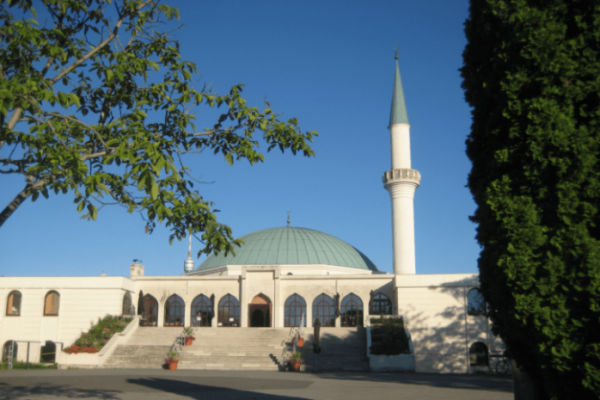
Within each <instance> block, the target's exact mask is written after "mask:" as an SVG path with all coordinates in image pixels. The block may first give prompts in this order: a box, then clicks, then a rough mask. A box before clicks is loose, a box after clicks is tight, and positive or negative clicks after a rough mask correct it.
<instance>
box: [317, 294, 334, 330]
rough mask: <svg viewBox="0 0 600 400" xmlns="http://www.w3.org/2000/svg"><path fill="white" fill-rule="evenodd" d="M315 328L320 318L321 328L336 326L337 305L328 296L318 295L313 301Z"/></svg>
mask: <svg viewBox="0 0 600 400" xmlns="http://www.w3.org/2000/svg"><path fill="white" fill-rule="evenodd" d="M312 307H313V326H314V325H315V321H316V320H317V318H319V322H321V326H335V304H334V303H333V299H332V298H331V297H329V296H327V295H326V294H324V293H323V294H320V295H318V296H317V297H316V298H315V299H314V301H313V305H312Z"/></svg>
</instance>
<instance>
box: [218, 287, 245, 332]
mask: <svg viewBox="0 0 600 400" xmlns="http://www.w3.org/2000/svg"><path fill="white" fill-rule="evenodd" d="M217 325H218V326H223V327H226V326H230V327H231V326H235V327H238V326H240V302H239V301H238V299H237V298H236V297H235V296H232V295H230V294H226V295H225V296H223V298H222V299H221V301H219V320H218V323H217Z"/></svg>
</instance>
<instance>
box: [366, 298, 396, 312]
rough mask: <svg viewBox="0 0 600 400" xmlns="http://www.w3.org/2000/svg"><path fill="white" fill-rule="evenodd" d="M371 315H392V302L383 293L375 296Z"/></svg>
mask: <svg viewBox="0 0 600 400" xmlns="http://www.w3.org/2000/svg"><path fill="white" fill-rule="evenodd" d="M369 314H371V315H382V314H383V315H392V301H391V300H390V299H389V298H388V297H387V296H386V295H385V294H383V293H377V294H376V295H375V296H373V301H372V303H371V312H370V313H369Z"/></svg>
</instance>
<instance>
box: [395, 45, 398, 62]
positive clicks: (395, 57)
mask: <svg viewBox="0 0 600 400" xmlns="http://www.w3.org/2000/svg"><path fill="white" fill-rule="evenodd" d="M394 50H396V57H395V58H396V60H397V59H398V47H396V48H395V49H394Z"/></svg>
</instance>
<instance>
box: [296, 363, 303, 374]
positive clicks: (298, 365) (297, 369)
mask: <svg viewBox="0 0 600 400" xmlns="http://www.w3.org/2000/svg"><path fill="white" fill-rule="evenodd" d="M301 366H302V364H300V363H295V364H294V371H296V372H298V371H300V367H301Z"/></svg>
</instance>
